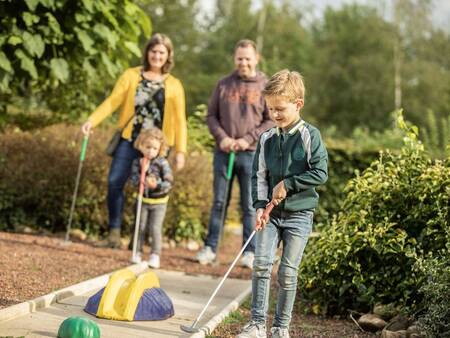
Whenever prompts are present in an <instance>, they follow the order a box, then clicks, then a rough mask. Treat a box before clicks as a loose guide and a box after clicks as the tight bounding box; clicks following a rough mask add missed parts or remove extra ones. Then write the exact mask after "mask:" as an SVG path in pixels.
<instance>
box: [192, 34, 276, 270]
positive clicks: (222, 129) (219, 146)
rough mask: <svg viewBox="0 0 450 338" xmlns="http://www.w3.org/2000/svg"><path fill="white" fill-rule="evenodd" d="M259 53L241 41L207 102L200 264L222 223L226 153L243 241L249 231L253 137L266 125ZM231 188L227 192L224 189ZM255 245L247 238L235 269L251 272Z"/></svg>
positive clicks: (210, 257)
mask: <svg viewBox="0 0 450 338" xmlns="http://www.w3.org/2000/svg"><path fill="white" fill-rule="evenodd" d="M258 61H259V55H258V52H257V49H256V44H255V43H254V42H253V41H251V40H241V41H239V42H238V43H237V44H236V47H235V49H234V65H235V71H234V72H233V73H231V74H230V75H228V76H226V77H225V78H223V79H221V80H220V81H219V82H218V83H217V85H216V88H215V90H214V92H213V94H212V96H211V98H210V101H209V105H208V116H207V123H208V127H209V130H210V132H211V134H212V135H213V136H214V138H215V141H216V149H215V151H214V203H213V206H212V208H211V215H210V221H209V225H208V235H207V238H206V241H205V247H204V248H203V249H202V250H201V251H199V252H198V253H197V260H198V261H199V262H200V264H208V263H212V262H213V261H214V260H215V258H216V248H217V244H218V241H219V236H220V229H221V227H222V226H223V224H222V212H223V208H228V203H229V195H230V194H228V196H225V194H226V191H227V184H228V182H227V178H226V172H227V167H228V159H229V153H230V152H231V151H234V152H235V153H236V159H235V162H234V170H233V175H232V178H231V182H230V183H229V184H230V186H231V185H232V181H233V178H234V176H237V178H238V182H239V189H240V200H241V202H240V205H241V208H242V223H243V227H244V231H243V243H245V242H246V241H247V239H248V238H249V236H250V234H251V233H252V231H253V226H254V222H255V210H254V208H253V206H252V198H251V175H252V162H253V155H254V152H255V149H256V143H257V141H258V138H259V135H260V134H261V133H263V132H264V131H266V130H267V129H268V128H270V127H272V122H271V121H270V118H269V114H268V110H267V107H266V104H265V101H264V98H263V96H262V95H261V91H262V90H263V89H264V86H265V84H266V82H267V79H266V77H265V75H264V74H263V73H261V72H259V71H257V70H256V66H257V64H258ZM230 190H231V189H230ZM254 251H255V245H254V240H252V241H251V242H250V243H249V245H248V246H247V248H246V250H245V252H244V253H243V256H242V258H241V262H240V263H241V265H242V266H245V267H248V268H252V265H253V258H254Z"/></svg>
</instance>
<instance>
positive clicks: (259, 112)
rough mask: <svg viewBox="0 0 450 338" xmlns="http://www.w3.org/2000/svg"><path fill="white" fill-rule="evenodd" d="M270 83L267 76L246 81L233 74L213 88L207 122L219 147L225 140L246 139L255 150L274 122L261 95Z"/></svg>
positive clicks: (235, 72)
mask: <svg viewBox="0 0 450 338" xmlns="http://www.w3.org/2000/svg"><path fill="white" fill-rule="evenodd" d="M266 82H267V78H266V76H265V75H264V74H263V73H261V72H257V73H256V76H255V77H253V78H249V79H244V78H242V77H240V76H239V75H238V72H237V71H234V72H233V73H231V74H230V75H228V76H226V77H224V78H223V79H221V80H220V81H219V82H218V83H217V85H216V88H215V89H214V92H213V94H212V96H211V98H210V100H209V104H208V116H207V117H206V121H207V123H208V127H209V130H210V132H211V134H212V135H213V136H214V138H215V139H216V145H217V146H218V145H219V144H220V142H221V141H222V140H223V139H224V138H225V137H231V138H233V139H238V138H244V139H245V140H246V141H247V142H248V143H249V144H250V147H249V149H248V150H255V149H256V142H257V141H258V139H259V135H261V134H262V133H263V132H264V131H266V130H267V129H269V128H271V127H272V126H273V123H272V122H271V120H270V118H269V112H268V110H267V106H266V103H265V100H264V97H263V96H262V94H261V92H262V90H263V89H264V86H265V84H266Z"/></svg>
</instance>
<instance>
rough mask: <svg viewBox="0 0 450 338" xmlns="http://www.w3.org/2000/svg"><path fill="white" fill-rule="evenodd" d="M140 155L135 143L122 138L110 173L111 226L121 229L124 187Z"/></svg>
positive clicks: (109, 207)
mask: <svg viewBox="0 0 450 338" xmlns="http://www.w3.org/2000/svg"><path fill="white" fill-rule="evenodd" d="M138 157H139V152H138V151H137V150H136V149H135V148H134V147H133V143H132V142H130V141H127V140H125V139H121V140H120V143H119V145H118V146H117V149H116V151H115V152H114V155H113V159H112V162H111V167H110V168H109V175H108V212H109V228H110V229H120V227H121V225H122V213H123V206H124V203H125V196H124V193H123V189H124V187H125V183H127V180H128V178H129V177H130V174H131V164H132V163H133V160H135V159H136V158H138Z"/></svg>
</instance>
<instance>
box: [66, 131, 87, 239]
mask: <svg viewBox="0 0 450 338" xmlns="http://www.w3.org/2000/svg"><path fill="white" fill-rule="evenodd" d="M88 140H89V134H88V135H85V136H84V138H83V144H82V145H81V154H80V163H79V164H78V172H77V178H76V180H75V189H74V191H73V196H72V205H71V206H70V214H69V223H68V224H67V228H66V237H65V239H64V243H68V242H69V237H70V229H71V227H72V219H73V212H74V210H75V204H76V201H77V195H78V186H79V185H80V178H81V169H82V168H83V163H84V159H85V157H86V148H87V144H88Z"/></svg>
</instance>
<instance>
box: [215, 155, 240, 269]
mask: <svg viewBox="0 0 450 338" xmlns="http://www.w3.org/2000/svg"><path fill="white" fill-rule="evenodd" d="M235 158H236V153H235V152H234V151H231V152H230V154H229V156H228V168H227V173H226V176H225V177H226V180H227V186H226V187H225V196H224V197H225V198H224V201H223V206H222V214H221V215H220V229H219V239H218V241H217V246H216V258H215V259H214V262H213V264H214V265H218V264H219V260H218V257H219V248H220V244H221V242H222V232H223V228H224V227H225V218H226V214H227V208H228V195H229V192H230V186H231V176H232V175H233V167H234V160H235Z"/></svg>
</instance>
